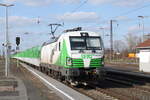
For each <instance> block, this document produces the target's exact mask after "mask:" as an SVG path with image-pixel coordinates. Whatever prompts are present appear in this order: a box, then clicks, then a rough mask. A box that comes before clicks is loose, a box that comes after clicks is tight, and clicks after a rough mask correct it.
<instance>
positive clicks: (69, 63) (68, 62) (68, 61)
mask: <svg viewBox="0 0 150 100" xmlns="http://www.w3.org/2000/svg"><path fill="white" fill-rule="evenodd" d="M66 64H67V65H68V66H71V65H72V59H71V58H69V57H67V59H66Z"/></svg>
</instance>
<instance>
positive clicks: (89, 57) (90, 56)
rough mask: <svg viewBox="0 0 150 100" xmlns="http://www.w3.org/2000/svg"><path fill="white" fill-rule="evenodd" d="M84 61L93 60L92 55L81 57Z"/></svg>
mask: <svg viewBox="0 0 150 100" xmlns="http://www.w3.org/2000/svg"><path fill="white" fill-rule="evenodd" d="M81 57H82V58H83V59H92V55H81Z"/></svg>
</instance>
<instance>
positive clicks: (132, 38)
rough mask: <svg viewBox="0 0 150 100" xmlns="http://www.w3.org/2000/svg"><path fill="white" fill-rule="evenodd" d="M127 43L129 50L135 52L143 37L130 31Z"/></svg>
mask: <svg viewBox="0 0 150 100" xmlns="http://www.w3.org/2000/svg"><path fill="white" fill-rule="evenodd" d="M125 40H126V44H127V47H128V51H129V52H135V47H136V46H137V45H138V44H139V43H141V37H138V36H137V35H135V34H131V33H128V34H127V35H126V36H125Z"/></svg>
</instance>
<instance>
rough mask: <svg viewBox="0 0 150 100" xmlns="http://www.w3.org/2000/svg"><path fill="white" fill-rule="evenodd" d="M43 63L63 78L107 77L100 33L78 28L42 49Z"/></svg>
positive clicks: (74, 79) (42, 64) (67, 31)
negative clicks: (105, 75)
mask: <svg viewBox="0 0 150 100" xmlns="http://www.w3.org/2000/svg"><path fill="white" fill-rule="evenodd" d="M40 59H41V61H40V66H41V67H46V68H48V69H49V70H50V72H52V73H56V75H57V76H60V78H62V79H66V80H71V81H85V80H89V79H96V80H101V79H103V77H104V70H103V66H104V46H103V42H102V39H101V37H100V35H99V34H97V33H95V32H89V31H82V30H81V28H75V29H70V30H66V31H64V33H63V34H62V35H60V36H59V37H58V38H57V39H56V40H55V41H53V42H51V43H49V44H45V45H44V46H43V47H42V49H41V58H40Z"/></svg>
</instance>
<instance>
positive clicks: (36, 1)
mask: <svg viewBox="0 0 150 100" xmlns="http://www.w3.org/2000/svg"><path fill="white" fill-rule="evenodd" d="M3 2H5V3H16V2H20V3H23V4H25V5H28V6H43V5H49V4H50V3H51V2H52V0H3Z"/></svg>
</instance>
